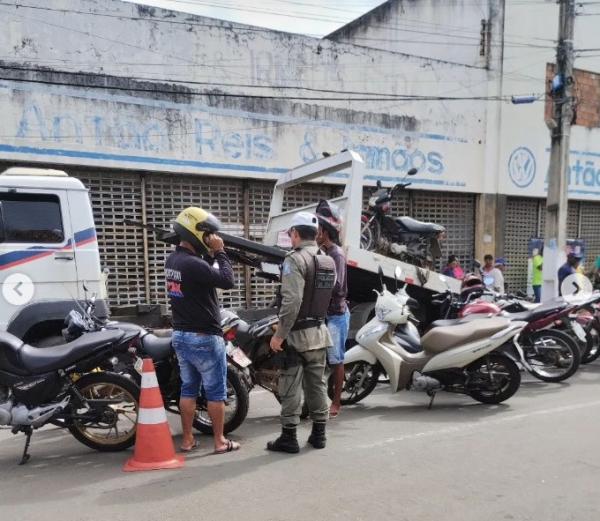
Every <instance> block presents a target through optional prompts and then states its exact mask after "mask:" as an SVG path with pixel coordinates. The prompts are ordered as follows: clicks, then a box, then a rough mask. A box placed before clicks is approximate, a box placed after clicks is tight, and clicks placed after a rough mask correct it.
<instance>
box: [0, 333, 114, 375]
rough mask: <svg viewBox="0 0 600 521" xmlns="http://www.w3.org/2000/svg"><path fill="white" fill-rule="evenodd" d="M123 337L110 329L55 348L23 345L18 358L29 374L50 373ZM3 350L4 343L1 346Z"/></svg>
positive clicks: (86, 334) (88, 334)
mask: <svg viewBox="0 0 600 521" xmlns="http://www.w3.org/2000/svg"><path fill="white" fill-rule="evenodd" d="M123 336H125V333H124V332H123V331H121V330H119V329H110V330H105V331H94V332H91V333H85V334H84V335H82V336H80V337H79V338H78V339H76V340H73V342H69V343H68V344H62V345H58V346H54V347H32V346H30V345H28V344H23V343H22V344H21V346H20V347H19V348H18V356H19V358H20V361H21V366H22V367H23V368H24V369H25V370H26V371H27V372H28V373H30V374H41V373H49V372H51V371H56V370H58V369H64V368H65V367H67V366H69V365H71V364H74V363H76V362H78V361H80V360H82V359H84V358H86V357H87V356H90V355H92V354H93V353H94V351H95V350H96V349H97V348H99V347H104V346H106V345H108V344H114V343H116V342H118V341H119V340H120V339H121V338H123ZM13 347H14V344H13ZM2 348H4V344H3V343H2V345H0V349H2Z"/></svg>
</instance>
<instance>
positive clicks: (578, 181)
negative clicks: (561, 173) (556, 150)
mask: <svg viewBox="0 0 600 521" xmlns="http://www.w3.org/2000/svg"><path fill="white" fill-rule="evenodd" d="M582 172H583V166H582V165H581V161H579V159H578V160H577V161H575V166H572V167H569V184H572V183H575V184H578V185H579V184H581V173H582ZM573 174H575V176H574V177H575V179H574V180H573Z"/></svg>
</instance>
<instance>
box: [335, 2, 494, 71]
mask: <svg viewBox="0 0 600 521" xmlns="http://www.w3.org/2000/svg"><path fill="white" fill-rule="evenodd" d="M502 4H503V1H502V0H481V1H480V2H477V3H475V2H473V0H389V1H387V2H385V3H384V4H382V5H380V6H378V7H376V8H375V9H373V10H372V11H371V12H369V13H367V14H365V15H364V16H362V17H361V18H358V19H357V20H355V21H354V22H351V23H350V24H348V25H346V26H344V27H342V28H341V29H339V30H337V31H335V32H334V33H332V34H331V35H329V36H328V37H327V38H330V39H332V40H335V41H338V42H348V43H354V44H356V45H364V46H366V47H372V48H376V49H385V50H388V51H394V52H406V53H409V54H414V55H416V56H423V57H429V58H435V59H440V60H447V61H449V62H453V63H462V64H465V65H469V66H473V67H486V65H487V64H488V59H489V56H488V55H489V52H490V51H492V50H493V51H495V50H498V49H499V46H500V45H499V43H498V42H494V43H493V45H487V44H486V41H485V38H487V35H484V36H482V30H483V32H484V33H485V32H486V28H482V21H484V20H485V21H490V22H491V23H492V24H493V23H496V18H497V17H498V15H499V13H501V11H502ZM482 42H483V43H482ZM490 43H491V42H490ZM482 53H483V55H482Z"/></svg>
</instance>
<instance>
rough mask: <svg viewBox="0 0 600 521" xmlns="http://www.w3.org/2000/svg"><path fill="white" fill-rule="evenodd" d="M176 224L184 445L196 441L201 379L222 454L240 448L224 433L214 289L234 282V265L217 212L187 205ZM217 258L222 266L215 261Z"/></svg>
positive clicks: (222, 356)
mask: <svg viewBox="0 0 600 521" xmlns="http://www.w3.org/2000/svg"><path fill="white" fill-rule="evenodd" d="M173 229H174V230H175V233H176V234H177V235H178V236H179V241H180V242H179V246H177V248H176V249H175V251H174V252H173V253H171V255H169V258H168V259H167V262H166V264H165V276H166V279H167V293H168V296H169V302H170V304H171V310H172V313H173V348H174V349H175V352H176V354H177V359H178V360H179V368H180V373H181V397H180V401H179V411H180V413H181V426H182V430H183V441H182V443H181V450H182V451H183V452H189V451H191V450H193V449H195V448H196V446H197V442H196V439H195V438H194V435H193V433H192V424H193V421H194V415H195V413H196V401H197V399H198V395H199V393H200V386H201V385H202V387H203V388H204V393H205V395H206V400H207V401H208V414H209V416H210V419H211V421H212V427H213V434H214V443H215V453H216V454H223V453H226V452H231V451H234V450H238V449H239V448H240V445H239V444H238V443H236V442H233V441H231V440H228V439H226V438H225V436H224V435H223V425H224V420H225V400H226V399H227V354H226V351H225V342H224V341H223V336H222V331H221V313H220V306H219V300H218V297H217V291H216V289H217V288H221V289H230V288H232V287H233V269H232V267H231V263H230V262H229V259H228V257H227V254H226V253H225V251H224V247H223V240H222V239H221V238H220V237H219V236H218V235H216V234H215V232H216V231H218V229H219V221H218V220H217V219H216V218H215V217H214V216H213V215H211V214H210V213H208V212H206V211H204V210H202V209H201V208H196V207H190V208H186V209H185V210H183V212H181V213H180V214H179V215H178V216H177V219H175V222H174V223H173ZM203 257H204V258H203ZM215 262H216V263H217V264H218V266H219V267H218V268H214V267H213V265H214V263H215Z"/></svg>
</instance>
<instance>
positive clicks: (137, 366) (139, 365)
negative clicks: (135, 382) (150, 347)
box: [133, 356, 144, 374]
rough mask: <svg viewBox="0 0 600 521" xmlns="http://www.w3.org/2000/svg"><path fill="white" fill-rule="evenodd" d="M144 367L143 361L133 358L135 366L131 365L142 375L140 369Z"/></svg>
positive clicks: (137, 357)
mask: <svg viewBox="0 0 600 521" xmlns="http://www.w3.org/2000/svg"><path fill="white" fill-rule="evenodd" d="M143 367H144V361H143V360H142V359H141V358H140V357H139V356H136V357H135V364H133V368H134V369H135V370H136V371H137V372H138V373H140V374H142V368H143Z"/></svg>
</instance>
